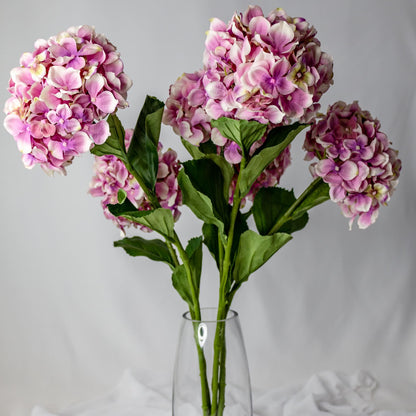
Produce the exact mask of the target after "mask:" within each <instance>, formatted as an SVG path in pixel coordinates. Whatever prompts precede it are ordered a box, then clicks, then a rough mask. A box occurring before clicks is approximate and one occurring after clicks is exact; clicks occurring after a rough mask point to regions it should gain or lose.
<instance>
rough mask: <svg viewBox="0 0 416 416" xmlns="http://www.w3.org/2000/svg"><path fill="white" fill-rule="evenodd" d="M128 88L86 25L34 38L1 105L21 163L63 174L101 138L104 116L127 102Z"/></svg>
mask: <svg viewBox="0 0 416 416" xmlns="http://www.w3.org/2000/svg"><path fill="white" fill-rule="evenodd" d="M130 86H131V81H130V79H129V78H128V77H127V76H126V74H125V73H124V72H123V63H122V61H121V59H120V56H119V54H118V52H116V48H115V47H114V46H113V45H112V44H111V43H110V42H109V41H108V40H107V39H106V38H105V37H104V36H103V35H99V34H96V33H95V30H94V29H93V28H92V27H90V26H80V27H71V28H69V29H68V30H67V31H66V32H62V33H60V34H59V35H57V36H53V37H51V38H49V39H48V40H43V39H41V40H38V41H37V42H36V43H35V51H34V52H32V53H24V54H23V55H22V56H21V58H20V67H17V68H14V69H12V71H11V79H10V81H9V92H10V93H11V95H12V96H11V97H10V98H9V99H8V100H7V102H6V104H5V108H4V111H5V113H6V114H7V116H6V118H5V121H4V125H5V127H6V129H7V131H8V132H9V133H10V134H12V135H13V136H14V138H15V140H16V142H17V146H18V148H19V150H20V151H21V152H22V153H23V163H24V165H25V166H26V167H27V168H32V167H33V166H34V165H36V164H40V165H41V167H42V168H43V169H44V170H45V171H46V172H48V173H49V172H54V171H59V172H62V173H65V167H66V166H67V165H69V164H70V163H71V161H72V159H73V158H74V156H77V155H79V154H81V153H84V152H87V151H88V150H89V149H90V147H91V146H92V145H93V144H94V143H95V144H101V143H103V142H104V141H105V140H106V139H107V137H108V136H109V134H110V131H109V126H108V123H107V121H105V120H104V118H105V117H106V116H107V115H108V114H110V113H113V112H114V111H115V110H116V108H117V107H118V108H123V107H126V106H127V101H126V99H127V90H128V89H129V88H130Z"/></svg>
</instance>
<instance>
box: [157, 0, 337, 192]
mask: <svg viewBox="0 0 416 416" xmlns="http://www.w3.org/2000/svg"><path fill="white" fill-rule="evenodd" d="M315 35H316V30H315V29H314V28H313V27H312V26H310V25H309V23H308V22H306V21H305V20H304V19H303V18H292V17H289V16H287V15H286V13H285V12H284V11H283V10H282V9H276V10H275V11H273V12H272V13H270V14H269V15H268V16H267V17H265V16H264V14H263V11H262V9H261V8H260V7H258V6H250V7H248V9H247V10H246V11H245V12H244V13H242V14H235V15H234V16H233V18H232V19H231V21H230V22H229V23H228V24H226V23H224V22H222V21H221V20H219V19H216V18H215V19H213V20H212V21H211V26H210V30H209V31H208V34H207V38H206V42H205V51H204V59H203V64H204V67H203V69H201V70H199V71H196V72H194V73H187V74H184V75H183V76H182V77H180V78H179V79H178V80H177V81H176V82H175V83H174V84H173V85H172V86H171V88H170V95H169V98H168V99H167V102H166V110H165V113H164V118H163V121H164V123H165V124H168V125H170V126H172V128H173V130H174V131H175V133H176V134H178V135H180V136H181V137H183V138H184V139H185V140H187V141H189V142H190V143H192V144H194V145H199V144H200V143H203V142H206V141H208V140H209V139H211V140H212V142H213V143H214V144H215V145H217V146H218V148H219V151H220V152H222V154H223V155H224V157H225V158H226V160H227V161H228V162H229V163H231V164H234V165H238V164H239V163H240V161H241V149H239V147H238V145H236V144H235V143H233V142H231V141H230V140H227V139H226V138H224V137H222V136H221V134H220V133H219V131H218V130H217V129H211V126H210V121H211V120H213V119H218V118H220V117H230V118H235V119H242V120H256V121H258V122H260V123H264V124H269V126H270V128H272V127H275V126H278V125H283V124H289V123H291V122H293V121H296V120H299V121H302V122H306V121H309V120H310V119H311V118H312V117H313V116H314V115H315V113H316V111H317V110H318V109H319V103H318V102H319V100H320V98H321V96H322V94H323V93H324V92H325V91H326V90H327V89H328V88H329V86H330V85H331V84H332V82H333V80H332V77H333V71H332V68H333V64H332V59H331V57H330V56H329V55H327V54H326V53H325V52H322V51H321V48H320V42H319V40H318V39H317V38H316V37H315ZM281 167H283V165H281ZM275 172H276V174H277V173H278V172H279V175H280V174H281V173H283V169H277V170H275ZM278 179H279V178H277V180H278ZM257 185H259V184H257Z"/></svg>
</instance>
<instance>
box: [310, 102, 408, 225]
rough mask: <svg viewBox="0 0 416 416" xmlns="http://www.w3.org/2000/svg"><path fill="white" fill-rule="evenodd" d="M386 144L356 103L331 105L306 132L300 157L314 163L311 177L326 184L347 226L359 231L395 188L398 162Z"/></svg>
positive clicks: (376, 125) (375, 122) (374, 122)
mask: <svg viewBox="0 0 416 416" xmlns="http://www.w3.org/2000/svg"><path fill="white" fill-rule="evenodd" d="M390 144H391V143H390V142H389V141H388V139H387V137H386V135H385V134H384V133H383V132H381V131H380V122H379V121H378V120H377V119H374V118H373V117H372V116H371V114H370V113H369V112H368V111H364V110H362V109H361V108H360V106H359V105H358V102H357V101H354V102H353V103H352V104H348V105H347V104H346V103H344V102H343V101H338V102H337V103H335V104H333V105H332V106H330V107H329V108H328V111H327V114H326V115H322V116H321V117H320V118H318V119H316V120H315V121H314V123H313V124H312V126H311V128H310V130H309V131H308V132H307V133H306V138H305V143H304V148H305V150H306V151H307V155H306V159H307V160H312V159H313V158H315V157H316V158H318V159H319V160H318V162H315V163H313V164H312V165H311V170H312V173H313V175H314V176H319V177H321V178H322V179H323V180H324V182H326V183H328V184H329V187H330V197H331V199H332V201H334V202H336V203H337V204H338V205H339V206H340V207H341V210H342V212H343V214H344V215H345V216H346V217H347V218H350V228H351V226H352V223H353V221H354V219H355V218H357V224H358V227H359V228H367V227H368V226H369V225H371V224H373V223H374V222H375V220H376V219H377V216H378V212H379V208H380V206H381V205H386V204H387V202H388V201H389V199H390V197H391V195H392V193H393V191H394V189H395V188H396V185H397V183H398V180H399V176H400V169H401V161H400V159H399V158H398V152H397V151H396V150H394V149H392V148H391V147H390Z"/></svg>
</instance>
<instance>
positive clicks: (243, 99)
mask: <svg viewBox="0 0 416 416" xmlns="http://www.w3.org/2000/svg"><path fill="white" fill-rule="evenodd" d="M316 35H317V32H316V30H315V28H314V27H313V26H311V25H310V24H309V23H308V22H307V21H306V20H305V19H303V18H300V17H296V18H293V17H290V16H288V15H287V14H286V13H285V12H284V11H283V10H282V9H276V10H274V11H272V12H271V13H270V14H269V15H267V16H266V15H264V13H263V11H262V9H261V8H260V7H258V6H250V7H248V9H247V10H246V11H244V12H243V13H235V14H234V16H233V17H232V19H231V20H230V21H229V22H228V23H225V22H223V21H221V20H219V19H212V21H211V24H210V28H209V30H208V32H207V38H206V42H205V50H204V55H203V62H202V68H201V69H198V70H196V71H195V72H193V73H185V74H183V75H182V76H180V77H179V78H178V79H177V80H176V81H175V82H174V83H173V84H172V85H171V86H170V90H169V96H168V98H167V100H166V102H163V101H160V100H159V99H157V98H155V97H151V96H148V97H146V99H145V101H144V105H143V108H142V110H141V111H140V114H139V116H138V119H137V123H136V126H135V127H134V129H125V128H124V127H123V126H122V123H121V122H120V120H119V118H118V117H117V111H118V109H122V108H125V107H127V106H128V104H127V92H128V90H129V89H130V87H131V85H132V82H131V80H130V78H129V77H128V76H127V75H126V74H125V73H124V66H123V62H122V60H121V59H120V56H119V54H118V52H117V50H116V47H115V46H114V45H113V44H111V43H110V41H109V40H108V39H107V38H106V37H105V36H103V35H100V34H97V33H96V32H95V30H94V28H92V27H90V26H80V27H71V28H69V29H68V30H67V31H65V32H62V33H60V34H59V35H57V36H53V37H51V38H49V39H48V40H38V41H37V42H36V43H35V50H34V51H33V52H31V53H24V54H23V55H22V57H21V59H20V66H19V67H17V68H14V69H12V71H11V78H10V82H9V92H10V94H11V97H10V98H9V99H8V100H7V102H6V104H5V109H4V110H5V113H6V118H5V121H4V126H5V128H6V130H7V131H8V132H9V133H10V134H11V135H12V136H13V137H14V139H15V140H16V143H17V147H18V149H19V150H20V151H21V153H22V160H23V164H24V166H25V167H26V168H29V169H30V168H33V167H34V166H35V165H40V166H41V168H42V169H43V170H45V172H47V173H48V174H52V173H54V172H60V173H63V174H66V171H67V168H68V167H69V166H70V164H71V163H72V161H73V160H74V159H75V157H76V156H79V155H81V154H83V153H86V152H91V153H92V154H93V155H95V164H94V170H95V172H94V176H93V178H92V180H91V184H90V193H91V195H93V196H95V197H99V198H101V204H102V207H103V210H104V215H105V216H106V217H107V218H109V219H111V220H112V221H114V223H115V224H116V226H117V227H119V228H120V229H121V231H122V232H123V235H124V238H122V239H121V240H119V241H116V242H115V243H114V245H115V246H116V247H122V248H123V249H124V250H125V251H126V252H127V253H128V254H129V255H132V256H146V257H148V258H150V259H151V260H154V261H161V262H164V263H166V264H167V265H168V266H169V268H170V269H171V273H172V284H173V287H174V288H175V289H176V291H177V292H178V293H179V295H180V296H181V297H182V298H183V300H184V301H185V302H186V303H187V305H188V307H189V311H190V315H191V317H192V319H194V320H195V321H198V320H200V319H201V306H200V303H199V291H200V279H201V270H202V264H203V245H205V246H206V247H207V248H208V251H209V253H210V254H211V255H212V256H213V258H214V259H215V262H216V265H217V267H218V288H219V289H218V305H217V319H218V321H221V320H223V319H225V317H226V316H227V313H228V312H229V310H230V306H231V304H232V301H233V298H234V296H235V294H236V292H237V291H238V289H239V288H240V287H241V285H242V284H243V283H244V282H246V281H247V280H248V279H249V277H250V275H251V274H252V273H253V272H255V271H256V270H257V269H259V268H260V267H261V266H262V265H263V264H264V263H265V262H266V261H268V260H269V259H270V258H271V257H272V256H273V255H274V254H275V253H276V252H277V251H278V250H279V249H281V248H282V247H283V246H284V245H285V244H286V243H288V242H289V241H290V240H291V239H292V237H293V234H294V233H295V232H296V231H299V230H301V229H303V228H304V227H305V226H306V225H307V223H308V221H309V214H308V211H309V210H310V209H311V208H313V207H315V206H317V205H319V204H321V203H323V202H325V201H327V200H331V201H333V202H335V203H336V204H337V205H338V206H339V207H340V209H341V212H342V214H343V215H344V216H345V217H347V218H348V219H349V226H350V228H351V227H352V226H353V223H354V221H356V223H357V225H358V227H359V228H367V227H368V226H370V225H371V224H373V223H374V222H375V220H376V219H377V216H378V214H379V209H380V207H381V206H383V205H386V204H387V202H388V201H389V199H390V197H391V195H392V193H393V191H394V189H395V187H396V185H397V183H398V179H399V175H400V169H401V161H400V159H399V158H398V152H397V151H396V150H394V149H393V148H392V147H391V143H390V142H389V140H388V138H387V136H386V135H385V134H384V133H383V132H382V131H381V130H380V122H379V121H378V120H377V119H376V118H373V117H372V116H371V114H370V113H369V112H368V111H366V110H363V109H361V107H360V105H359V104H358V102H357V101H354V102H352V103H350V104H347V103H345V102H342V101H339V102H336V103H334V104H333V105H331V106H329V107H328V109H327V111H326V113H321V112H320V103H319V102H320V99H321V97H322V95H323V94H324V93H325V92H326V91H327V90H328V88H329V87H330V86H331V85H332V84H333V62H332V58H331V57H330V56H329V55H328V54H327V53H326V52H324V51H322V49H321V44H320V42H319V40H318V38H317V36H316ZM162 123H164V124H166V125H168V126H171V127H172V129H173V131H174V132H175V133H176V134H177V136H179V137H180V141H181V143H182V145H183V146H184V147H185V148H186V149H187V151H188V153H189V160H186V161H179V160H178V158H177V154H176V152H175V151H174V150H172V149H170V148H169V149H167V150H165V149H164V147H163V145H162V143H161V142H160V141H159V138H160V131H161V124H162ZM304 130H305V131H306V135H305V139H304V145H303V147H304V149H305V152H306V153H305V160H306V161H309V162H311V163H310V165H309V169H310V172H311V183H310V185H309V186H308V187H307V188H306V189H305V190H304V191H303V192H301V193H300V194H299V195H298V196H296V195H295V193H294V191H293V190H288V189H283V188H281V187H279V186H278V184H279V181H280V178H281V176H282V175H283V174H284V172H285V170H286V168H287V167H288V165H289V164H290V163H291V156H290V144H291V142H292V141H293V140H295V139H296V138H297V137H299V133H301V132H302V131H304ZM178 143H179V140H178ZM178 143H177V144H178ZM182 204H185V205H187V206H188V207H189V208H190V211H191V212H192V213H193V214H194V215H195V216H196V217H197V218H198V219H200V220H201V223H202V227H201V232H200V235H197V236H195V237H194V238H192V239H191V240H189V241H188V242H187V243H186V244H184V243H183V242H182V241H181V239H180V237H179V236H178V234H177V232H176V231H175V222H176V221H177V220H179V218H180V215H181V213H180V207H181V205H182ZM250 217H251V218H253V219H254V221H251V222H250V221H249V219H250ZM253 223H254V225H255V227H253V226H252V227H251V228H250V226H249V225H250V224H253ZM129 227H135V228H138V229H140V231H142V232H143V234H142V236H139V235H136V236H133V237H127V236H126V232H127V229H128V228H129ZM152 231H153V232H155V233H157V234H159V238H153V239H152V238H148V237H147V235H148V234H147V233H150V232H152ZM224 337H225V335H224V333H223V331H221V327H220V326H218V331H217V334H216V343H215V355H214V362H213V372H212V374H213V379H212V382H211V389H210V388H209V387H208V382H207V373H206V370H205V367H204V365H205V364H206V363H205V362H204V355H203V351H202V350H201V347H200V346H198V345H196V348H197V349H198V353H199V357H200V364H201V366H200V377H201V397H202V408H203V411H204V414H206V415H216V414H222V413H223V410H224V403H223V401H222V400H221V397H223V394H224V389H225V383H224V382H223V379H222V371H224V369H223V361H222V358H223V356H224V354H225V349H224V342H225V341H224Z"/></svg>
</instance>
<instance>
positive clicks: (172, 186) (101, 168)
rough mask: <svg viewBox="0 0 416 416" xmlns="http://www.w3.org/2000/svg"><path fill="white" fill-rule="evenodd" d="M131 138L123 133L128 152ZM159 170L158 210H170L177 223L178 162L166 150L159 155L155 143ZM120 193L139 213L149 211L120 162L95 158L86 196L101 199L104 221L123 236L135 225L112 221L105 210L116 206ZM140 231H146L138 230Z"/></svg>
mask: <svg viewBox="0 0 416 416" xmlns="http://www.w3.org/2000/svg"><path fill="white" fill-rule="evenodd" d="M132 135H133V130H131V129H128V130H126V135H125V144H126V148H127V149H128V147H129V145H130V141H131V138H132ZM158 155H159V168H158V173H157V181H156V187H155V191H156V196H157V198H158V199H159V202H160V205H161V206H162V208H167V209H170V210H171V211H172V213H173V217H174V219H175V220H177V219H178V218H179V216H180V211H179V209H178V207H179V206H180V205H181V204H182V194H181V192H180V189H179V185H178V180H177V176H178V172H179V162H178V160H177V155H176V153H175V152H174V151H173V150H171V149H169V150H167V151H166V152H163V148H162V144H161V143H159V149H158ZM120 190H123V191H124V192H125V194H126V198H127V199H128V200H129V201H130V202H131V203H132V204H133V205H134V206H135V207H136V208H137V209H138V210H140V211H146V210H150V209H151V208H152V207H151V205H150V202H149V201H148V199H147V197H146V195H145V193H144V192H143V189H142V188H141V187H140V185H139V184H138V182H137V181H136V179H135V178H134V177H133V175H132V174H131V173H130V172H129V171H128V170H127V168H126V166H125V165H124V163H123V162H121V161H120V160H119V159H118V158H117V157H115V156H113V155H106V156H96V157H95V163H94V176H93V178H92V181H91V183H90V190H89V193H90V194H91V195H92V196H96V197H102V200H101V206H102V208H103V210H104V215H105V217H106V218H108V219H111V220H113V222H114V223H115V224H116V225H117V226H118V227H119V228H120V229H121V230H122V232H124V230H125V228H126V227H128V226H131V225H133V226H135V227H136V226H137V225H136V224H135V223H133V222H131V221H129V220H127V219H125V218H122V217H115V216H114V215H112V214H111V213H110V211H109V210H108V207H107V205H108V204H117V202H118V192H119V191H120ZM140 228H141V229H142V230H144V231H150V230H149V229H148V228H146V227H143V226H141V227H140Z"/></svg>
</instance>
